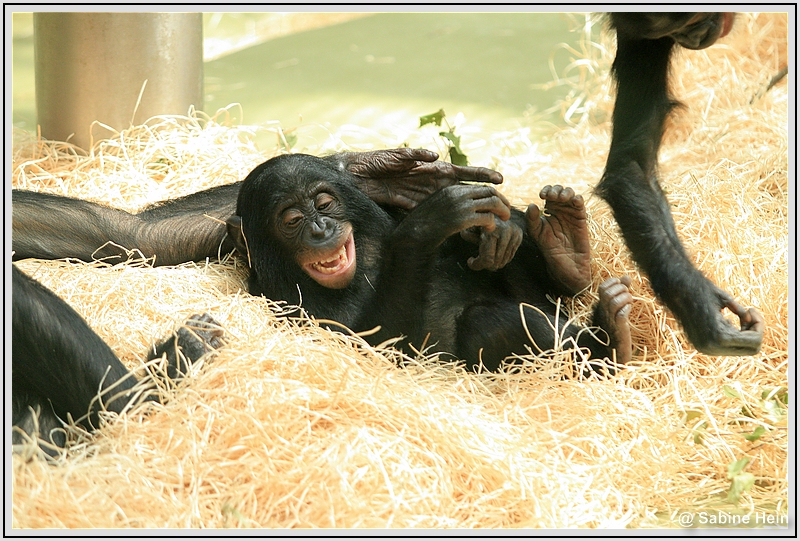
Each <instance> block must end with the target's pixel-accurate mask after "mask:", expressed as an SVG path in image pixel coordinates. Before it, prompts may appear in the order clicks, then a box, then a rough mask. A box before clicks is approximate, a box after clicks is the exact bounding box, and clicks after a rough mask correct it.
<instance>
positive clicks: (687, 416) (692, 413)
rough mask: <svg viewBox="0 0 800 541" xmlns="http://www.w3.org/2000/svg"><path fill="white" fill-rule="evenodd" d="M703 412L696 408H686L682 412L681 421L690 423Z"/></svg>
mask: <svg viewBox="0 0 800 541" xmlns="http://www.w3.org/2000/svg"><path fill="white" fill-rule="evenodd" d="M702 415H703V412H702V411H698V410H686V411H684V412H683V422H684V423H690V422H692V421H694V420H695V419H697V418H698V417H700V416H702Z"/></svg>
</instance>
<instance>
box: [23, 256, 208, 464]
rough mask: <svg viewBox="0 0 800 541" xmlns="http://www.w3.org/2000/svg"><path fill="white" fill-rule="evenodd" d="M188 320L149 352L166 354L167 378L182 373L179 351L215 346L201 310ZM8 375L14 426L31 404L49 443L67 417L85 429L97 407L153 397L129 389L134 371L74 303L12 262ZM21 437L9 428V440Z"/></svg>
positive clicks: (26, 420)
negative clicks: (10, 386)
mask: <svg viewBox="0 0 800 541" xmlns="http://www.w3.org/2000/svg"><path fill="white" fill-rule="evenodd" d="M189 324H190V325H191V326H192V327H199V329H197V330H195V332H190V331H188V330H186V329H184V328H181V329H179V330H178V331H177V332H176V334H175V335H173V337H172V338H171V339H168V340H167V342H166V343H165V344H162V346H160V347H159V348H157V350H156V352H155V354H154V355H153V356H151V357H150V358H151V359H153V358H156V357H157V356H159V355H161V354H162V353H167V358H168V368H167V372H168V375H169V376H170V377H171V378H173V377H174V378H177V379H179V378H180V377H181V375H182V374H183V373H185V372H186V368H187V366H186V362H187V360H186V358H188V360H189V361H192V362H193V361H194V360H196V359H197V358H198V357H199V356H200V355H202V354H203V353H204V352H206V351H208V350H210V349H213V348H216V347H218V346H219V345H220V340H219V336H220V334H221V331H219V330H218V329H214V328H212V325H213V320H211V319H210V318H209V317H208V316H203V317H195V318H193V319H191V320H190V321H189ZM170 346H172V347H170ZM11 378H12V391H11V392H12V396H13V415H12V417H13V424H14V426H15V427H18V428H20V429H21V430H23V431H25V432H27V430H29V429H31V428H32V427H34V426H35V423H34V421H33V418H32V410H38V413H39V415H38V426H39V430H38V432H39V434H38V435H39V437H40V438H41V439H42V440H44V441H45V442H46V443H47V444H50V445H54V446H56V447H60V446H63V444H64V435H63V433H60V434H59V433H53V434H52V435H51V430H52V429H53V428H55V427H60V426H62V424H61V421H62V420H63V421H66V420H67V419H68V418H69V417H70V416H71V417H72V418H73V419H75V420H78V421H79V424H80V425H81V426H83V427H84V428H86V429H87V430H91V429H92V428H94V427H97V426H98V425H99V420H100V418H99V411H100V410H101V409H105V410H107V411H112V412H116V413H121V412H122V411H123V410H124V409H125V408H126V407H128V405H129V404H131V403H132V402H134V401H136V400H138V399H139V398H138V397H139V396H140V393H141V399H142V400H156V399H157V398H156V397H155V396H154V395H152V394H150V393H148V392H147V391H148V389H147V388H146V387H141V386H140V387H138V388H134V387H135V386H136V384H137V383H138V382H137V380H136V378H135V377H133V375H132V374H131V373H130V372H129V371H128V370H127V369H126V368H125V366H123V365H122V363H120V361H119V359H117V356H116V355H114V352H113V351H111V348H109V347H108V345H106V343H105V342H103V340H102V339H100V337H99V336H97V335H96V334H95V333H94V331H92V329H91V328H90V327H89V326H88V325H87V323H86V322H85V321H84V320H83V318H82V317H81V316H80V315H79V314H78V313H77V312H75V310H73V309H72V308H71V307H70V306H69V305H67V303H65V302H64V301H63V300H61V299H60V298H58V297H57V296H56V295H55V294H53V293H52V292H51V291H50V290H48V289H47V288H45V287H44V286H42V285H41V284H39V283H38V282H36V281H35V280H33V279H32V278H30V277H28V276H27V275H25V274H24V273H23V272H22V271H20V270H19V269H17V268H16V267H15V266H14V267H12V370H11ZM150 387H151V389H152V386H150ZM21 437H22V435H21V434H19V433H16V435H15V436H14V441H15V442H18V441H20V438H21ZM49 452H52V449H50V450H49Z"/></svg>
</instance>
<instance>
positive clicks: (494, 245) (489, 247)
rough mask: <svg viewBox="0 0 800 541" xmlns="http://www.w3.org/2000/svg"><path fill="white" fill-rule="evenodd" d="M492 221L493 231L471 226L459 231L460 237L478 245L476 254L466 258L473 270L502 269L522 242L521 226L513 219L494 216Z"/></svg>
mask: <svg viewBox="0 0 800 541" xmlns="http://www.w3.org/2000/svg"><path fill="white" fill-rule="evenodd" d="M494 223H495V228H494V231H487V230H486V228H484V227H472V228H470V229H465V230H464V231H462V232H461V238H463V239H464V240H466V241H468V242H472V243H474V244H477V245H478V256H477V257H470V258H469V259H468V260H467V265H469V268H470V269H472V270H474V271H479V270H490V271H496V270H500V269H502V268H503V267H505V266H506V265H508V263H509V261H511V260H512V259H513V258H514V254H516V253H517V249H518V248H519V245H520V244H522V236H523V233H522V228H521V227H520V226H519V225H518V224H516V223H514V221H513V220H508V221H503V220H501V219H499V218H498V217H497V216H495V219H494Z"/></svg>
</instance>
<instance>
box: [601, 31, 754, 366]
mask: <svg viewBox="0 0 800 541" xmlns="http://www.w3.org/2000/svg"><path fill="white" fill-rule="evenodd" d="M673 45H674V41H673V39H672V38H670V37H667V38H662V39H658V40H632V39H628V38H624V37H623V36H621V35H618V49H617V57H616V59H615V60H614V66H613V71H614V75H615V77H616V79H617V81H618V90H617V100H616V104H615V107H614V116H613V122H614V127H613V134H612V141H611V149H610V151H609V156H608V162H607V164H606V170H605V173H604V175H603V178H602V180H601V182H600V185H599V186H598V188H597V192H598V194H599V195H601V196H602V197H603V198H604V199H605V200H606V201H607V202H608V204H609V205H610V206H611V208H612V209H613V211H614V217H615V218H616V220H617V223H619V226H620V229H621V230H622V234H623V236H624V237H625V241H626V243H627V245H628V248H629V249H630V250H631V253H632V254H633V257H634V259H635V260H636V262H637V263H638V264H639V265H640V266H641V267H642V269H643V270H644V271H645V272H646V273H647V275H648V276H649V277H650V282H651V285H652V287H653V290H654V291H655V292H656V294H657V295H658V296H659V298H660V299H661V300H662V301H663V302H664V303H665V304H666V305H667V307H669V309H670V310H671V311H672V312H673V313H674V314H675V316H676V318H677V319H678V320H679V321H680V322H681V324H682V325H683V327H684V329H685V331H686V334H687V335H688V337H689V340H691V342H692V344H693V345H694V346H695V347H696V348H697V349H698V350H699V351H701V352H703V353H706V354H709V355H752V354H755V353H757V352H758V350H759V348H760V347H761V339H762V337H763V326H764V323H763V319H762V318H761V316H760V315H759V314H758V312H756V311H755V310H754V309H752V308H751V309H749V310H746V309H744V308H742V307H740V306H739V305H738V304H737V303H736V302H735V301H734V300H733V298H732V297H731V296H730V295H729V294H727V293H726V292H724V291H722V290H721V289H719V288H718V287H717V286H715V285H714V284H713V283H711V282H710V281H709V280H708V279H707V278H705V277H704V276H703V274H702V273H701V272H700V271H698V270H697V269H696V268H695V267H694V265H693V264H692V263H691V261H690V260H689V258H688V257H687V256H686V253H685V252H684V249H683V246H682V244H681V242H680V240H679V239H678V236H677V233H676V232H675V226H674V223H673V221H672V214H671V212H670V208H669V203H668V202H667V200H666V198H665V196H664V194H663V192H662V191H661V187H660V185H659V183H658V179H657V176H656V159H657V153H658V147H659V145H660V142H661V135H662V129H663V123H664V119H665V118H666V115H667V114H668V113H669V111H670V109H671V108H672V106H673V105H674V104H673V102H672V101H671V99H670V97H669V95H668V92H667V72H668V68H669V59H670V54H671V51H672V48H673ZM726 307H727V308H728V309H730V310H731V311H733V312H734V313H736V314H737V315H738V316H739V319H740V321H741V328H740V329H736V328H735V327H733V326H732V325H731V324H730V323H728V322H727V321H726V320H725V319H724V318H723V317H722V314H721V310H722V309H723V308H726Z"/></svg>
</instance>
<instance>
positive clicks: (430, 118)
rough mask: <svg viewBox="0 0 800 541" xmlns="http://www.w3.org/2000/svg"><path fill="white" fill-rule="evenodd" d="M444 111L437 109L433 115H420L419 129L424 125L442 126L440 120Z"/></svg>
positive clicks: (442, 118) (443, 115)
mask: <svg viewBox="0 0 800 541" xmlns="http://www.w3.org/2000/svg"><path fill="white" fill-rule="evenodd" d="M445 116H446V115H445V114H444V109H439V110H438V111H436V112H435V113H431V114H429V115H422V116H421V117H419V127H420V128H421V127H422V126H424V125H425V124H436V125H437V126H441V125H442V120H444V117H445Z"/></svg>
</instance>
